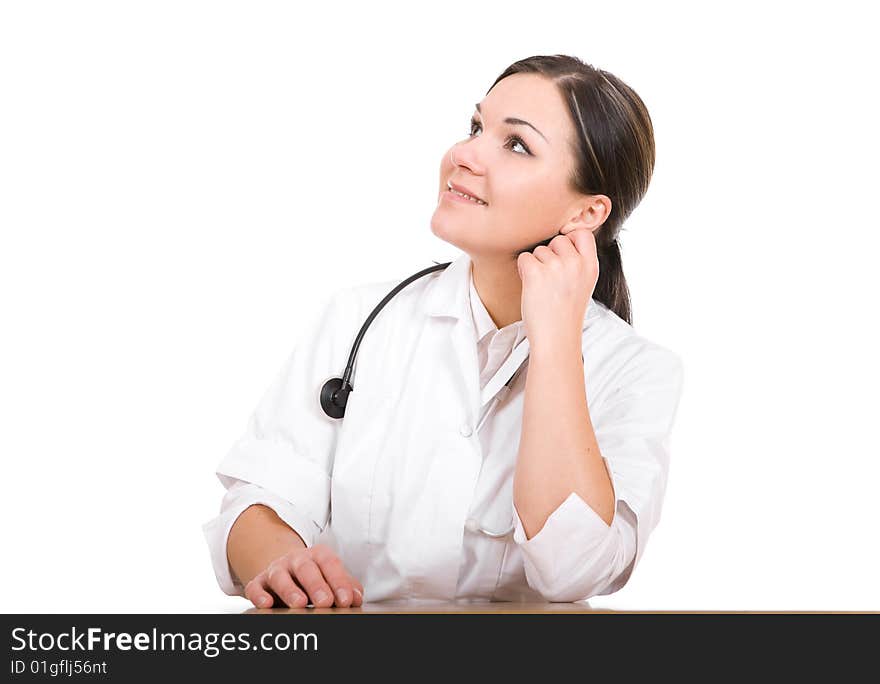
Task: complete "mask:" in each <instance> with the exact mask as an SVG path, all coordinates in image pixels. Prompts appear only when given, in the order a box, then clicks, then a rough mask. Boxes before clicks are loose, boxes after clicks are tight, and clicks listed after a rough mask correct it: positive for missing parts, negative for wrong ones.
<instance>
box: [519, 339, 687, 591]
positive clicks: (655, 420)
mask: <svg viewBox="0 0 880 684" xmlns="http://www.w3.org/2000/svg"><path fill="white" fill-rule="evenodd" d="M683 379H684V372H683V364H682V361H681V358H680V357H679V356H678V355H677V354H674V353H673V352H671V351H669V350H665V349H662V348H657V349H651V350H647V351H645V352H644V353H643V354H639V355H636V357H635V358H633V359H631V361H630V363H628V364H627V365H626V366H625V367H624V368H622V369H621V371H620V372H619V373H618V374H617V376H616V379H615V382H614V386H613V387H612V388H611V389H610V392H609V396H608V397H607V399H606V400H605V401H603V402H600V403H599V405H598V407H597V408H596V410H595V411H594V410H592V409H591V411H590V420H591V422H592V423H593V428H594V431H595V434H596V440H597V442H598V444H599V450H600V452H601V455H602V458H603V462H604V464H605V467H606V469H607V470H608V474H609V477H610V479H611V483H612V487H613V489H614V499H615V508H614V510H615V513H614V517H613V519H612V521H611V525H608V524H607V523H606V522H605V521H604V520H603V519H602V518H601V517H600V516H599V514H598V513H596V512H595V511H594V510H593V509H592V507H590V506H589V505H588V504H587V503H586V502H585V501H584V500H583V499H582V498H581V497H580V496H579V495H578V494H577V493H576V492H571V494H569V496H568V497H567V498H566V499H565V500H564V501H563V502H562V503H561V504H560V505H559V507H558V508H556V510H554V511H553V512H552V513H551V514H550V516H549V517H548V518H547V520H546V522H545V523H544V526H543V527H542V528H541V529H540V530H538V532H537V534H535V536H533V537H532V538H531V539H527V538H526V534H525V530H524V528H523V524H522V520H521V519H520V517H519V512H518V511H517V510H516V507H515V506H514V518H515V529H514V536H513V539H514V542H515V543H516V544H517V545H518V546H519V548H520V549H521V551H522V555H523V563H524V566H525V572H526V578H527V580H528V582H529V585H530V586H531V587H532V588H533V589H535V590H536V591H538V592H539V593H540V594H541V595H542V596H543V597H544V598H545V599H546V600H547V601H580V600H584V599H589V598H591V597H593V596H597V595H605V594H611V593H614V592H616V591H618V590H620V589H621V588H622V587H623V586H624V585H625V584H626V582H627V581H628V580H629V578H630V576H631V575H632V572H633V571H634V570H635V568H636V565H637V563H638V561H639V560H640V559H641V557H642V553H643V551H644V548H645V544H646V543H647V539H648V536H649V535H650V533H651V532H652V531H653V529H654V528H655V527H656V525H657V523H658V522H659V518H660V509H661V505H662V500H663V496H664V494H665V490H666V480H667V473H668V468H669V451H670V435H671V431H672V427H673V424H674V421H675V416H676V413H677V410H678V405H679V402H680V398H681V393H682V388H683Z"/></svg>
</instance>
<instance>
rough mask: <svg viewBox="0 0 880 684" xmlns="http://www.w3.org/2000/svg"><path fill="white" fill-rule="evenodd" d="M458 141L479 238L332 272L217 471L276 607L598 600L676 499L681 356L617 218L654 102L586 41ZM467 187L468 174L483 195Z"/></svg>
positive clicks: (445, 207)
mask: <svg viewBox="0 0 880 684" xmlns="http://www.w3.org/2000/svg"><path fill="white" fill-rule="evenodd" d="M475 107H476V111H475V112H474V115H473V117H472V119H471V122H470V130H469V135H468V136H467V137H466V138H464V139H463V140H461V141H460V142H457V143H455V144H454V145H453V146H452V148H451V149H450V150H449V151H448V152H447V153H446V154H445V155H444V157H443V159H442V161H441V164H440V178H439V188H438V203H437V207H436V209H435V211H434V214H433V216H432V219H431V229H432V231H433V233H434V234H435V235H437V236H438V237H439V238H441V239H443V240H444V241H446V242H448V243H450V244H453V245H455V246H456V247H459V248H460V249H461V250H462V254H461V255H460V256H459V257H458V258H457V259H455V260H454V261H452V262H451V263H450V264H449V265H448V266H446V267H445V268H442V266H441V267H437V268H434V269H432V271H433V272H431V273H427V274H426V275H424V276H422V277H419V278H418V279H415V280H414V281H413V282H411V283H410V284H408V285H407V286H406V287H404V288H402V289H401V290H400V291H399V292H398V293H397V294H396V295H395V296H394V297H392V298H391V299H390V300H389V301H388V303H387V304H386V305H385V306H384V308H381V310H380V312H379V313H378V314H377V315H376V316H375V318H374V320H373V321H372V323H371V324H370V326H369V329H368V330H367V331H366V333H365V334H364V335H363V337H362V340H361V343H360V347H359V349H358V352H357V357H356V358H357V362H356V364H355V365H354V372H353V374H352V375H351V378H350V384H351V386H352V391H351V392H350V393H349V394H348V396H347V403H346V404H345V411H344V416H343V417H342V418H333V417H331V416H329V415H328V413H327V411H326V410H325V408H324V407H322V403H321V401H320V400H319V396H320V393H321V389H322V387H323V386H324V384H325V383H326V382H327V381H328V379H330V378H334V377H339V376H340V374H341V372H342V370H343V368H346V363H347V361H348V360H349V358H350V353H351V350H352V345H353V343H354V342H355V339H356V337H357V335H358V332H359V330H360V329H361V326H362V323H363V322H364V320H365V319H366V318H368V317H369V316H370V314H371V312H373V311H374V310H375V308H376V305H377V303H379V302H380V300H382V298H383V297H384V296H385V295H386V294H387V293H388V292H389V291H390V290H392V289H393V288H394V286H395V285H397V284H398V283H399V281H397V280H395V281H388V282H381V283H371V284H368V285H362V286H356V287H351V288H347V289H343V290H339V291H337V292H335V293H334V294H333V295H332V296H331V297H330V300H329V304H328V305H327V306H326V307H325V308H324V310H323V311H321V313H320V315H318V316H317V317H315V318H314V319H313V320H312V321H311V322H310V324H309V325H308V326H307V327H306V328H305V330H304V332H303V335H302V338H301V341H300V343H299V344H298V345H297V347H296V349H295V350H294V351H293V353H292V354H291V355H290V357H289V358H288V359H287V362H286V363H285V364H284V366H283V368H282V369H281V372H280V373H279V375H278V376H277V378H276V380H275V382H274V383H273V384H272V386H271V387H270V388H269V389H268V391H267V392H266V393H265V395H264V396H263V398H262V399H261V400H260V402H259V404H258V406H257V408H256V410H255V411H254V413H253V415H252V416H251V419H250V421H249V423H248V426H247V429H246V430H245V432H244V434H243V435H242V436H241V438H240V439H239V440H238V441H237V442H236V443H235V444H234V446H233V447H232V449H231V450H230V451H229V453H228V454H227V455H226V457H225V458H224V459H223V460H222V462H221V463H220V465H219V467H218V468H217V471H216V474H217V477H218V478H219V479H220V482H221V483H222V484H223V486H224V487H225V488H226V493H225V495H224V497H223V500H222V503H221V508H220V514H219V515H218V516H217V517H215V518H214V519H212V520H210V521H209V522H207V523H206V524H205V525H204V527H203V531H204V534H205V537H206V539H207V542H208V545H209V549H210V553H211V557H212V563H213V567H214V571H215V574H216V577H217V581H218V583H219V585H220V587H221V589H222V590H223V591H224V592H225V593H226V594H229V595H239V596H244V597H246V598H247V599H248V600H249V601H251V602H253V604H254V605H256V606H258V607H271V606H276V607H285V606H291V607H303V606H306V605H307V604H309V603H311V604H312V605H314V606H316V607H327V606H332V605H337V606H359V605H362V603H363V601H365V600H366V601H381V600H385V599H420V600H439V601H488V600H495V601H499V600H500V601H520V600H536V601H578V600H583V599H587V598H590V597H592V596H596V595H600V594H610V593H612V592H615V591H617V590H619V589H620V588H621V587H622V586H623V585H624V584H625V583H626V582H627V580H628V579H629V577H630V576H631V574H632V572H633V570H634V569H635V567H636V564H637V563H638V561H639V559H640V558H641V556H642V554H643V552H644V548H645V544H646V542H647V539H648V536H649V535H650V533H651V532H652V530H653V529H654V528H655V526H656V525H657V523H658V520H659V518H660V509H661V504H662V500H663V497H664V492H665V488H666V480H667V471H668V466H669V437H670V433H671V429H672V425H673V422H674V418H675V414H676V411H677V406H678V403H679V398H680V395H681V390H682V382H683V370H682V363H681V359H680V357H679V356H678V355H677V354H676V353H674V352H672V351H671V350H669V349H666V348H664V347H662V346H660V345H658V344H655V343H652V342H651V341H649V340H647V339H645V338H644V337H642V336H640V335H638V334H636V333H635V331H634V329H633V327H632V325H631V316H630V305H629V293H628V289H627V285H626V281H625V279H624V275H623V271H622V268H621V258H620V251H619V248H618V244H617V236H618V234H619V232H620V230H621V227H622V225H623V223H624V221H625V219H626V218H627V217H628V216H629V215H630V213H631V212H632V211H633V209H634V208H635V207H636V206H637V205H638V204H639V202H640V201H641V199H642V197H643V196H644V194H645V192H646V191H647V189H648V184H649V181H650V178H651V174H652V170H653V166H654V139H653V132H652V124H651V119H650V117H649V115H648V112H647V110H646V108H645V105H644V104H643V102H642V100H641V99H640V98H639V96H638V95H637V94H636V93H635V92H634V91H633V90H632V89H631V88H630V87H629V86H627V85H626V84H625V83H624V82H622V81H621V80H620V79H619V78H617V77H615V76H614V75H612V74H610V73H608V72H605V71H601V70H598V69H595V68H593V67H592V66H590V65H588V64H585V63H584V62H582V61H580V60H579V59H577V58H575V57H569V56H565V55H554V56H535V57H530V58H528V59H524V60H521V61H519V62H516V63H514V64H513V65H511V66H510V67H508V68H507V69H506V70H505V71H504V72H503V73H502V74H501V75H500V76H499V77H498V79H497V80H496V81H495V83H494V84H493V85H492V87H491V88H490V89H489V91H488V93H487V94H486V96H485V97H484V98H483V100H482V101H481V102H479V103H477V104H476V105H475ZM463 195H467V197H465V196H463Z"/></svg>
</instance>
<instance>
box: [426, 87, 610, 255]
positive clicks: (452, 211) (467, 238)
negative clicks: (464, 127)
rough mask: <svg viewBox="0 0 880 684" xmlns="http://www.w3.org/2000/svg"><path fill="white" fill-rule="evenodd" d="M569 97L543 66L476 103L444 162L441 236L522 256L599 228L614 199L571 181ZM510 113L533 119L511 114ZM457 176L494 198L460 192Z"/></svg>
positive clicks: (434, 222) (467, 246) (435, 221)
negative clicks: (584, 191)
mask: <svg viewBox="0 0 880 684" xmlns="http://www.w3.org/2000/svg"><path fill="white" fill-rule="evenodd" d="M562 98H563V96H562V94H561V93H560V91H559V90H558V89H557V87H556V85H554V84H553V82H552V81H550V80H548V79H546V78H545V77H543V76H540V75H538V74H514V75H512V76H508V77H507V78H504V79H502V80H501V81H499V82H498V83H497V84H496V85H495V87H494V88H493V89H492V90H491V91H490V92H489V94H488V95H486V97H485V98H484V99H483V100H482V101H481V102H480V104H479V111H477V110H476V109H475V110H474V113H473V119H472V123H471V126H470V127H469V131H470V135H469V136H468V137H466V138H464V139H463V140H462V141H460V142H457V143H456V144H455V145H453V146H452V147H451V148H450V149H449V150H448V151H447V153H446V154H445V155H444V156H443V160H442V161H441V163H440V188H439V198H438V203H437V207H436V209H435V210H434V214H433V216H432V217H431V230H432V232H433V233H434V234H435V235H436V236H437V237H439V238H440V239H442V240H444V241H445V242H449V243H450V244H454V245H456V246H457V247H459V248H461V249H462V250H463V251H465V252H467V253H468V254H470V255H471V256H472V257H473V256H481V257H509V258H511V259H515V258H516V255H517V254H518V253H519V252H520V251H521V250H523V249H526V248H532V247H533V246H534V245H535V243H539V242H541V241H543V240H546V239H548V238H550V237H553V236H555V235H557V234H558V233H560V232H561V233H563V234H566V233H568V232H570V231H571V230H574V229H576V228H589V229H591V230H594V231H595V230H596V229H598V227H599V226H600V225H601V223H602V221H604V219H605V216H607V213H608V212H609V211H610V200H609V199H608V198H607V197H606V196H604V195H590V196H586V195H581V194H579V193H575V192H574V191H572V190H571V189H570V188H569V185H568V183H569V181H568V178H569V176H570V174H571V170H572V168H573V166H574V156H573V154H572V152H571V149H570V145H571V141H573V140H575V139H576V132H575V130H574V127H573V125H572V123H571V120H570V115H569V113H568V110H567V107H566V105H565V102H564V101H563V99H562ZM508 118H516V119H520V120H522V121H525V122H528V123H529V124H531V126H529V125H526V124H524V123H523V124H516V123H510V122H505V119H508ZM536 129H537V130H536ZM450 181H451V182H452V184H453V185H454V186H459V187H461V188H466V189H467V190H470V192H469V193H467V194H470V195H472V196H476V197H478V198H480V199H482V200H484V201H485V202H486V204H485V205H483V204H480V203H477V202H474V201H472V200H468V199H463V198H460V197H457V196H455V195H454V193H452V192H451V191H449V190H448V186H447V183H448V182H450ZM467 190H465V192H467ZM606 203H608V204H606Z"/></svg>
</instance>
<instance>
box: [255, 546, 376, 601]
mask: <svg viewBox="0 0 880 684" xmlns="http://www.w3.org/2000/svg"><path fill="white" fill-rule="evenodd" d="M244 594H245V597H246V598H247V599H248V600H249V601H250V602H251V603H253V604H254V605H255V606H256V607H257V608H272V607H275V608H281V607H284V605H287V606H288V607H290V608H305V607H306V604H308V603H309V602H310V601H311V603H312V604H314V607H315V608H329V607H330V606H332V605H334V604H335V605H336V606H339V607H341V608H348V607H350V606H360V605H363V602H364V587H363V585H362V584H361V583H360V582H358V581H357V580H356V579H355V578H354V577H352V576H351V575H350V574H349V573H348V570H346V569H345V566H344V565H343V564H342V561H341V560H340V558H339V556H337V555H336V552H335V551H333V549H331V548H330V547H329V546H327V545H326V544H316V545H315V546H313V547H311V548H295V549H293V550H292V551H289V552H287V553H286V554H284V555H283V556H281V557H280V558H276V559H275V560H273V561H272V562H271V563H269V566H268V567H267V568H266V569H265V570H263V571H262V572H261V573H260V574H259V575H257V576H256V577H254V578H253V579H252V580H251V581H250V582H248V583H247V585H246V586H245V588H244Z"/></svg>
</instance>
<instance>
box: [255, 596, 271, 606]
mask: <svg viewBox="0 0 880 684" xmlns="http://www.w3.org/2000/svg"><path fill="white" fill-rule="evenodd" d="M257 603H258V604H259V605H261V606H265V605H266V604H268V603H269V597H268V596H264V597H263V598H261V599H259V600H258V601H257Z"/></svg>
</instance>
